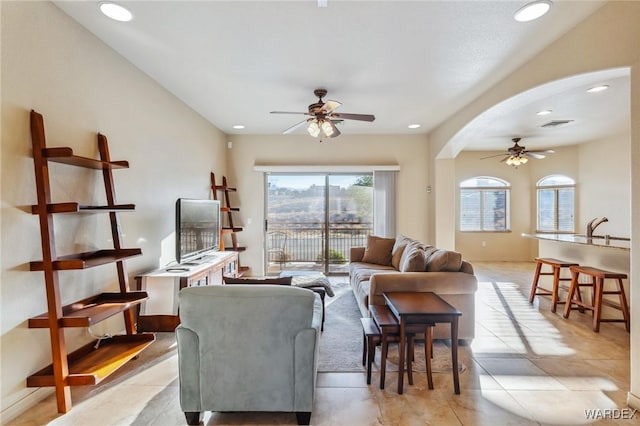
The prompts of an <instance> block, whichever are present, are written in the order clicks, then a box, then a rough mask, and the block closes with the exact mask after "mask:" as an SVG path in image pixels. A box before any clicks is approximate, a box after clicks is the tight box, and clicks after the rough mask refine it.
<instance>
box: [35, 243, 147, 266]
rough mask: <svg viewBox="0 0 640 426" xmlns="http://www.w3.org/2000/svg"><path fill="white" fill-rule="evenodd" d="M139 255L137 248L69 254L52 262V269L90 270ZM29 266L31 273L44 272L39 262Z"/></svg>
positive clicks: (139, 250)
mask: <svg viewBox="0 0 640 426" xmlns="http://www.w3.org/2000/svg"><path fill="white" fill-rule="evenodd" d="M141 254H142V249H139V248H125V249H119V250H117V249H108V250H98V251H89V252H84V253H76V254H70V255H67V256H60V257H58V258H57V259H56V260H54V261H53V269H54V270H56V271H63V270H70V269H86V268H92V267H94V266H100V265H106V264H108V263H113V262H117V261H119V260H123V259H126V258H130V257H135V256H139V255H141ZM29 266H30V268H31V270H32V271H43V270H44V262H43V261H41V260H39V261H34V262H30V264H29Z"/></svg>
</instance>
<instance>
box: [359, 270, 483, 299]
mask: <svg viewBox="0 0 640 426" xmlns="http://www.w3.org/2000/svg"><path fill="white" fill-rule="evenodd" d="M370 283H371V285H370V287H369V304H370V305H384V304H385V301H384V296H383V293H384V292H390V291H410V292H427V291H432V292H434V293H437V294H439V295H442V294H473V293H475V292H476V290H477V289H478V280H477V279H476V277H475V275H470V274H467V273H465V272H398V273H385V274H374V275H372V276H371V280H370Z"/></svg>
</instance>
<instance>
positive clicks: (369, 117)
mask: <svg viewBox="0 0 640 426" xmlns="http://www.w3.org/2000/svg"><path fill="white" fill-rule="evenodd" d="M331 117H333V118H344V119H347V120H360V121H373V120H375V119H376V117H375V116H374V115H373V114H350V113H346V112H334V113H332V114H331Z"/></svg>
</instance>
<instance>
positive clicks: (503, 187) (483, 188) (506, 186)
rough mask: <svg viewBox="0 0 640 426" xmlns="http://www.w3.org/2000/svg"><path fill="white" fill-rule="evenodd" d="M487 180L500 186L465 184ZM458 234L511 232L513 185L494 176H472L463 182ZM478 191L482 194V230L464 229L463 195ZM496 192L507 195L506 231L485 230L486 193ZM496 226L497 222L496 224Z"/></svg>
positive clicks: (459, 197)
mask: <svg viewBox="0 0 640 426" xmlns="http://www.w3.org/2000/svg"><path fill="white" fill-rule="evenodd" d="M480 179H486V180H491V181H495V182H496V183H498V185H473V186H468V185H465V183H467V182H470V181H473V180H480ZM458 191H459V192H458V203H459V208H458V232H464V233H479V232H481V233H489V232H490V233H505V232H511V183H509V182H508V181H506V180H504V179H500V178H497V177H494V176H472V177H470V178H467V179H465V180H463V181H461V182H460V183H459V184H458ZM470 191H477V192H478V193H479V194H480V219H479V221H480V229H462V194H463V193H464V192H470ZM495 191H504V193H505V225H504V229H484V228H485V222H484V218H485V216H486V215H485V211H484V209H485V202H486V201H485V196H484V194H485V193H488V192H495ZM494 225H495V222H494Z"/></svg>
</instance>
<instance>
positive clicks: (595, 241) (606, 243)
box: [522, 234, 631, 251]
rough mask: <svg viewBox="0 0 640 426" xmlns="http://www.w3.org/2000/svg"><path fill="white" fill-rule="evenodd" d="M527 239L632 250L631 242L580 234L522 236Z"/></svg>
mask: <svg viewBox="0 0 640 426" xmlns="http://www.w3.org/2000/svg"><path fill="white" fill-rule="evenodd" d="M522 236H523V237H526V238H534V239H538V240H546V241H557V242H561V243H570V244H582V245H586V246H591V247H603V248H610V249H618V250H626V251H630V250H631V241H627V240H620V239H616V238H615V237H612V238H610V239H609V240H606V239H605V238H604V237H600V236H598V237H594V238H587V237H586V236H585V235H580V234H522Z"/></svg>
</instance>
